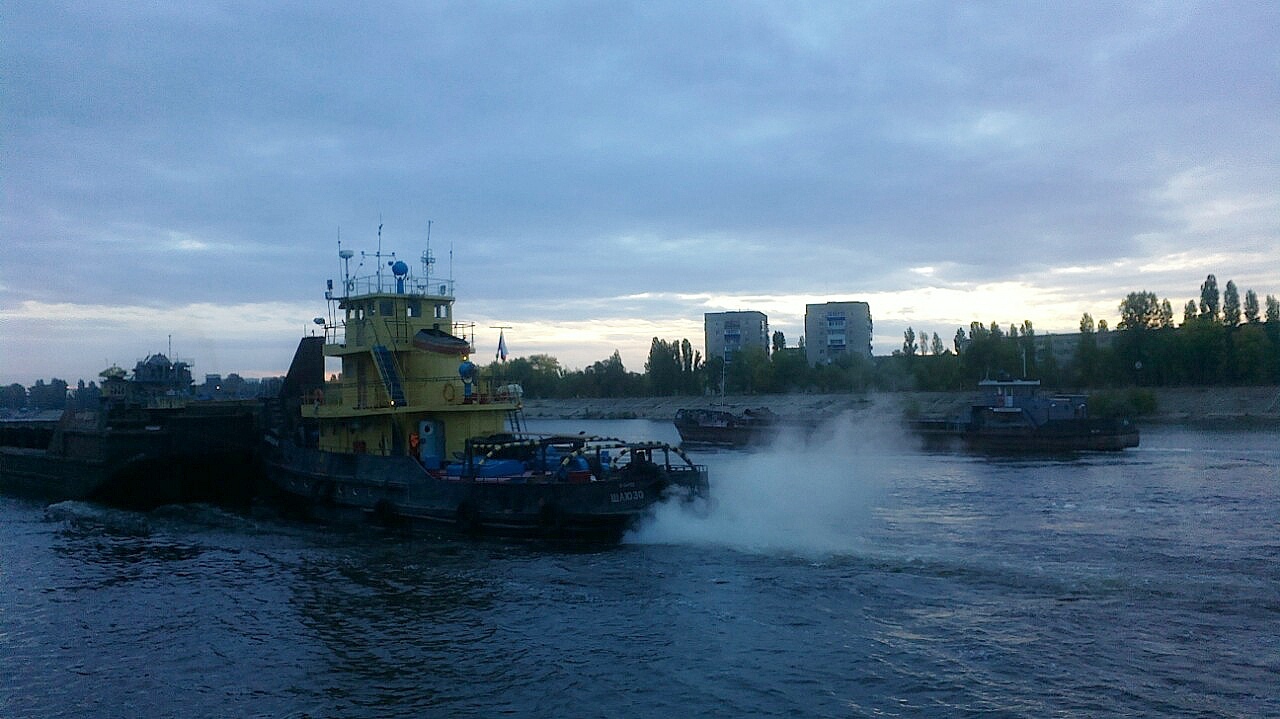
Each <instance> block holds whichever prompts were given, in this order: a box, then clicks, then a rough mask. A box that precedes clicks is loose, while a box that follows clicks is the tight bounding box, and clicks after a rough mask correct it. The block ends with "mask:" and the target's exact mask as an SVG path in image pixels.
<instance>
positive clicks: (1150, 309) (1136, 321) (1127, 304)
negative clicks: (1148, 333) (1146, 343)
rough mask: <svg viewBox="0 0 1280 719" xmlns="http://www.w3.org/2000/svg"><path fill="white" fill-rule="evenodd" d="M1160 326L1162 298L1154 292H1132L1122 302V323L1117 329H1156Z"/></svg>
mask: <svg viewBox="0 0 1280 719" xmlns="http://www.w3.org/2000/svg"><path fill="white" fill-rule="evenodd" d="M1159 326H1160V299H1159V298H1158V297H1156V295H1155V293H1154V292H1130V293H1129V296H1128V297H1125V298H1124V300H1123V301H1121V302H1120V324H1118V325H1116V329H1120V330H1132V329H1155V328H1156V327H1159Z"/></svg>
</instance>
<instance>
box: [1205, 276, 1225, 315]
mask: <svg viewBox="0 0 1280 719" xmlns="http://www.w3.org/2000/svg"><path fill="white" fill-rule="evenodd" d="M1220 302H1221V297H1220V296H1219V294H1218V278H1217V277H1214V276H1213V275H1209V276H1208V277H1206V278H1204V283H1203V284H1201V285H1200V316H1201V317H1208V318H1210V319H1213V320H1217V319H1218V310H1219V309H1220V308H1221V304H1220Z"/></svg>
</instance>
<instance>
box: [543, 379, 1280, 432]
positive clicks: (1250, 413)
mask: <svg viewBox="0 0 1280 719" xmlns="http://www.w3.org/2000/svg"><path fill="white" fill-rule="evenodd" d="M1128 391H1129V390H1108V391H1106V393H1107V394H1113V395H1123V394H1124V393H1126V392H1128ZM1138 391H1139V392H1142V393H1148V392H1149V393H1150V397H1151V398H1153V399H1154V400H1155V408H1154V410H1153V411H1151V412H1148V413H1146V414H1143V415H1140V416H1139V417H1138V419H1139V420H1140V421H1142V422H1144V423H1178V424H1192V425H1206V426H1221V427H1223V428H1228V427H1239V426H1245V427H1257V428H1264V429H1267V428H1269V429H1276V430H1280V387H1274V386H1273V387H1176V388H1158V389H1156V388H1152V389H1147V388H1143V389H1141V390H1138ZM975 395H976V393H974V392H884V393H868V394H765V395H747V396H741V395H740V396H726V397H633V398H623V399H525V402H524V410H525V416H526V417H531V418H548V419H654V420H669V419H671V418H672V417H674V416H675V413H676V410H679V409H682V408H685V407H696V408H714V409H724V410H728V411H732V412H741V411H742V410H745V409H748V408H752V409H754V408H760V407H765V408H768V409H770V410H772V411H773V412H775V413H777V414H779V415H781V416H783V417H785V418H795V419H821V418H826V417H834V416H836V415H839V414H842V413H844V412H856V413H863V412H870V411H872V410H874V411H875V412H877V413H881V414H884V415H885V416H888V417H895V418H896V417H900V416H902V413H904V412H911V413H919V414H922V415H948V414H952V413H954V412H956V411H958V410H960V409H962V408H963V407H964V406H965V405H966V404H967V403H968V402H969V400H971V399H973V398H974V397H975Z"/></svg>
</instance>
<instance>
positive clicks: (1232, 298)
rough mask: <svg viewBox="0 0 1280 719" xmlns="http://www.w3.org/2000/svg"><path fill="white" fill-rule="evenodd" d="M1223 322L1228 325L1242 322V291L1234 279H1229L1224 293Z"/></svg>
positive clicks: (1231, 325) (1236, 324) (1232, 325)
mask: <svg viewBox="0 0 1280 719" xmlns="http://www.w3.org/2000/svg"><path fill="white" fill-rule="evenodd" d="M1222 324H1224V325H1226V326H1227V327H1236V326H1238V325H1239V324H1240V292H1239V291H1238V290H1236V283H1235V282H1234V281H1232V280H1227V289H1226V290H1225V291H1224V292H1223V293H1222Z"/></svg>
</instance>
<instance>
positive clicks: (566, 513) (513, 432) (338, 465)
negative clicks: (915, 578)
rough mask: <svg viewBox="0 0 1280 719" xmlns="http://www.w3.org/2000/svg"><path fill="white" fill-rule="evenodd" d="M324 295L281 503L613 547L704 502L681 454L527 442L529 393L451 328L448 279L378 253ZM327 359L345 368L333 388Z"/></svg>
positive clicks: (288, 426)
mask: <svg viewBox="0 0 1280 719" xmlns="http://www.w3.org/2000/svg"><path fill="white" fill-rule="evenodd" d="M339 255H340V257H341V258H342V260H343V262H344V269H343V275H344V276H343V278H342V280H341V283H340V287H339V289H337V290H336V291H335V289H334V287H333V283H332V282H330V283H329V291H328V292H326V299H327V301H328V303H329V312H328V316H327V317H323V318H317V321H316V322H317V325H319V326H320V327H322V328H323V335H322V336H321V335H314V336H310V337H304V338H303V340H302V341H301V343H300V344H299V346H298V350H297V353H296V354H295V357H294V361H293V363H292V365H291V367H290V370H289V374H288V376H287V377H286V378H285V381H284V384H283V390H282V392H281V395H280V398H279V399H278V400H276V401H275V402H273V403H272V412H271V414H273V415H274V416H275V418H276V419H275V421H274V422H273V423H272V427H271V429H270V430H269V431H268V433H267V438H266V442H267V447H266V450H265V452H264V464H265V470H266V476H267V478H268V480H269V483H270V488H271V490H272V493H273V495H274V496H275V498H276V499H277V500H279V501H281V502H283V503H285V504H287V505H290V506H293V507H295V508H297V509H299V510H302V511H303V512H305V513H306V514H307V515H309V516H311V517H314V518H317V519H325V520H345V519H356V520H364V519H374V520H379V521H383V522H387V523H398V524H414V525H416V524H421V525H428V526H435V527H449V528H453V529H458V530H461V531H465V532H471V533H488V534H501V535H519V536H539V537H563V538H575V539H576V538H581V539H605V540H612V539H617V538H620V537H621V536H622V534H623V533H624V532H625V531H626V529H628V528H629V527H631V526H633V525H634V524H635V522H636V521H637V520H638V519H639V518H640V517H642V516H643V515H644V514H645V513H647V512H648V511H650V510H651V509H652V507H653V506H654V504H656V503H658V502H660V501H662V500H663V499H665V498H667V497H669V496H672V495H676V494H679V495H681V496H684V497H691V496H695V495H701V494H704V493H705V492H706V490H707V472H706V469H705V467H702V466H700V465H696V464H694V463H693V462H692V461H691V460H690V459H689V458H688V457H687V455H685V454H684V453H683V452H681V451H680V450H679V449H678V448H675V447H670V446H668V445H665V444H662V443H655V442H624V441H621V440H614V439H608V438H601V437H588V436H585V435H571V436H563V435H545V436H544V435H536V434H531V433H528V432H526V431H524V427H523V421H522V418H521V405H520V401H521V396H520V395H521V392H520V388H519V387H518V386H515V385H501V386H498V387H495V388H490V387H489V386H488V383H486V382H483V381H482V380H481V378H480V377H479V370H478V368H477V366H476V365H475V363H473V362H472V361H471V359H470V356H471V353H472V350H473V345H472V340H468V339H467V338H466V336H465V331H463V329H462V328H464V327H465V325H463V324H461V323H458V322H456V321H455V319H454V316H453V303H454V299H455V298H454V294H453V283H452V280H447V279H440V278H438V277H435V276H434V275H433V273H432V267H433V264H434V260H433V258H432V256H431V254H430V251H429V250H428V251H427V252H424V253H423V254H422V256H421V273H420V274H419V275H416V276H415V274H414V273H413V272H411V270H410V267H409V265H408V263H406V262H405V261H403V260H401V259H398V258H397V257H396V256H395V255H394V254H390V255H386V254H383V253H382V252H381V251H379V252H378V253H374V254H371V255H369V254H362V255H361V257H362V262H361V266H363V264H364V262H365V261H370V260H371V261H373V262H374V263H375V267H376V271H375V272H374V273H373V274H372V275H367V276H356V275H359V272H360V269H359V268H357V270H356V275H353V274H351V273H350V272H349V271H348V270H347V266H349V262H350V260H352V259H353V258H354V257H355V255H354V253H353V252H351V251H350V250H341V249H340V251H339ZM326 359H329V360H332V361H336V362H338V363H340V364H341V372H340V373H334V374H332V375H331V376H330V377H329V379H328V380H327V381H326V379H325V373H326V369H325V361H326Z"/></svg>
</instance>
